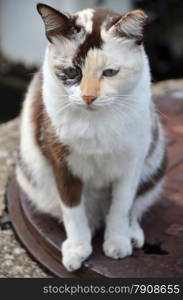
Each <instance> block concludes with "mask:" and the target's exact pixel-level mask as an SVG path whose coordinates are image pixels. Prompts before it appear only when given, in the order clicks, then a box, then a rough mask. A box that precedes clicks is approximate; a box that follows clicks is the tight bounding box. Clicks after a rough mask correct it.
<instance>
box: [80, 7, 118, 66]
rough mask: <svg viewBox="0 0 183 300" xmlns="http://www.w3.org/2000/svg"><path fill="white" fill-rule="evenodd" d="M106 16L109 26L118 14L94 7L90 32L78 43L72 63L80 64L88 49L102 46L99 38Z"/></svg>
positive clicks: (82, 62) (83, 60)
mask: <svg viewBox="0 0 183 300" xmlns="http://www.w3.org/2000/svg"><path fill="white" fill-rule="evenodd" d="M107 18H110V22H109V23H110V26H111V24H112V23H113V22H114V20H115V21H116V19H117V18H119V15H118V14H116V13H114V12H112V11H109V10H106V9H100V8H99V9H96V10H95V12H94V15H93V20H92V21H93V27H92V32H91V33H88V34H87V36H86V38H85V41H84V42H83V43H82V44H81V45H80V47H79V49H78V51H77V53H76V56H75V58H74V64H76V65H82V64H84V62H85V58H86V56H87V53H88V51H89V50H90V49H94V48H98V49H100V48H101V47H102V44H103V41H102V38H101V25H102V24H103V22H104V21H105V20H107Z"/></svg>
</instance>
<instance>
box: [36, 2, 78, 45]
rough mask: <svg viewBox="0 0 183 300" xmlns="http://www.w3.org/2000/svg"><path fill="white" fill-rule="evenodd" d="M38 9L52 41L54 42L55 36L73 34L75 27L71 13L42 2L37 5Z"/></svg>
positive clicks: (67, 36)
mask: <svg viewBox="0 0 183 300" xmlns="http://www.w3.org/2000/svg"><path fill="white" fill-rule="evenodd" d="M37 10H38V12H39V14H40V15H41V17H42V19H43V22H44V24H45V31H46V36H47V38H48V40H49V41H50V42H53V40H54V38H55V37H56V38H59V37H65V38H69V37H70V36H71V35H72V33H73V31H74V30H73V29H74V28H73V21H72V18H71V16H70V15H69V14H63V13H61V12H59V11H58V10H56V9H54V8H52V7H50V6H48V5H45V4H41V3H39V4H38V5H37Z"/></svg>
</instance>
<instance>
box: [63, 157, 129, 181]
mask: <svg viewBox="0 0 183 300" xmlns="http://www.w3.org/2000/svg"><path fill="white" fill-rule="evenodd" d="M122 161H124V162H125V159H124V158H123V155H122V153H116V154H114V153H113V154H112V153H110V154H104V155H82V154H79V153H77V152H72V153H71V154H70V155H69V156H68V158H67V163H68V166H69V169H70V170H71V172H72V173H73V174H74V175H75V176H77V177H79V178H80V179H81V180H82V181H83V182H86V183H90V184H91V185H93V186H96V187H101V186H104V185H107V184H109V183H110V182H111V181H113V180H114V179H115V178H118V177H119V176H120V175H121V172H122V167H121V165H122Z"/></svg>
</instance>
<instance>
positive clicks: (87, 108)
mask: <svg viewBox="0 0 183 300" xmlns="http://www.w3.org/2000/svg"><path fill="white" fill-rule="evenodd" d="M81 108H82V109H83V110H84V111H88V112H90V111H91V112H96V111H98V110H99V108H98V107H96V106H93V105H83V106H82V107H81Z"/></svg>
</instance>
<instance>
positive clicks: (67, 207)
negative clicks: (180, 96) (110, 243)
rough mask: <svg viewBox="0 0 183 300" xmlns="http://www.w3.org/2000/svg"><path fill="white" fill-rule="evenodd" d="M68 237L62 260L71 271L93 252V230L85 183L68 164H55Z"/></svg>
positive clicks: (63, 248) (77, 267)
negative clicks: (89, 217) (90, 225)
mask: <svg viewBox="0 0 183 300" xmlns="http://www.w3.org/2000/svg"><path fill="white" fill-rule="evenodd" d="M54 175H55V181H56V185H57V188H58V192H59V195H60V205H61V209H62V216H63V223H64V227H65V230H66V235H67V239H66V240H65V241H64V242H63V244H62V247H61V250H62V262H63V265H64V266H65V267H66V269H67V270H68V271H70V272H72V271H75V270H78V269H79V268H80V267H81V265H82V263H83V261H85V260H86V259H87V258H88V256H89V255H90V254H91V252H92V247H91V230H90V228H89V225H88V219H87V216H86V211H85V205H84V197H83V185H82V183H81V181H80V180H79V179H78V178H76V177H75V176H73V175H72V173H71V172H70V171H69V170H68V167H67V164H66V163H65V162H64V161H63V162H62V164H60V165H59V166H58V164H57V165H55V166H54Z"/></svg>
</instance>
